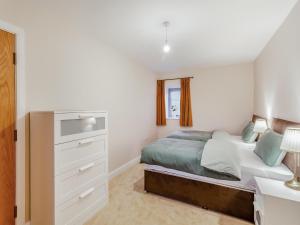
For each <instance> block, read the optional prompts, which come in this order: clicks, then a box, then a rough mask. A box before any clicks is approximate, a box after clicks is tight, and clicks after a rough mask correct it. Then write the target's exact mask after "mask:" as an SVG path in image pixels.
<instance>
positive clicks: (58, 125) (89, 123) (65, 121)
mask: <svg viewBox="0 0 300 225" xmlns="http://www.w3.org/2000/svg"><path fill="white" fill-rule="evenodd" d="M54 125H55V134H54V137H55V141H54V142H55V144H60V143H65V142H68V141H72V140H78V139H82V138H87V137H91V136H96V135H99V134H104V133H107V113H56V114H55V116H54Z"/></svg>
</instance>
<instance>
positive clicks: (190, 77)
mask: <svg viewBox="0 0 300 225" xmlns="http://www.w3.org/2000/svg"><path fill="white" fill-rule="evenodd" d="M182 78H191V79H193V78H194V77H178V78H169V79H162V80H180V79H182Z"/></svg>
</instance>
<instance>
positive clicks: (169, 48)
mask: <svg viewBox="0 0 300 225" xmlns="http://www.w3.org/2000/svg"><path fill="white" fill-rule="evenodd" d="M163 26H164V27H165V32H166V33H165V35H166V36H165V43H164V46H163V51H164V53H169V52H170V50H171V47H170V45H169V42H168V27H169V26H170V22H169V21H165V22H163Z"/></svg>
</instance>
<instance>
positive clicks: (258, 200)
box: [254, 192, 264, 213]
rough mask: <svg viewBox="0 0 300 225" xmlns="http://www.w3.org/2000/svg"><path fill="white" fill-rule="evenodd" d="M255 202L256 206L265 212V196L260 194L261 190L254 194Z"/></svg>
mask: <svg viewBox="0 0 300 225" xmlns="http://www.w3.org/2000/svg"><path fill="white" fill-rule="evenodd" d="M254 202H255V204H256V208H257V209H259V211H260V212H261V213H264V199H263V196H262V195H260V194H259V192H257V193H256V194H255V195H254Z"/></svg>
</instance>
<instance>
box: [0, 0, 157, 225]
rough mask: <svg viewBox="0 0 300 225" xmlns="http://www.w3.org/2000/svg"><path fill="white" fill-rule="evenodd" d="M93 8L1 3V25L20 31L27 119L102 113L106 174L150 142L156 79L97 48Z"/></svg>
mask: <svg viewBox="0 0 300 225" xmlns="http://www.w3.org/2000/svg"><path fill="white" fill-rule="evenodd" d="M93 2H95V1H91V2H90V3H91V4H86V1H81V0H73V1H69V0H66V1H57V0H53V1H43V0H39V1H38V0H28V1H17V0H0V20H1V21H5V22H8V23H11V24H14V25H16V26H18V27H21V28H23V29H24V31H25V36H26V41H25V47H26V54H25V55H26V65H25V66H26V84H27V85H26V90H27V91H26V99H27V101H26V110H27V112H29V111H32V110H55V109H61V110H63V109H66V110H68V109H75V110H89V109H91V110H107V111H108V112H109V170H110V171H112V170H114V169H116V168H118V167H119V166H121V165H123V164H124V163H126V162H128V161H130V160H131V159H133V158H135V157H137V156H138V155H139V154H140V150H141V148H142V146H143V145H145V144H146V143H149V142H150V141H151V140H153V138H155V137H156V126H155V91H156V75H155V74H153V73H152V72H150V71H148V70H146V69H145V68H143V67H141V66H140V65H138V64H137V63H135V62H134V61H132V60H130V59H128V57H127V56H123V55H122V54H120V53H119V52H118V51H117V50H115V49H112V48H110V47H108V46H106V45H105V43H103V42H102V41H101V38H100V37H101V29H99V28H97V27H94V25H92V24H91V22H93V21H91V18H94V13H96V10H95V7H94V5H93ZM23 160H25V159H23ZM23 176H25V171H24V175H23ZM27 183H28V177H27ZM19 185H21V186H23V184H19ZM21 190H23V191H24V190H25V188H24V187H23V188H21ZM27 191H28V190H27ZM20 195H22V196H21V198H23V197H24V193H20ZM27 197H28V192H27ZM26 204H27V209H28V201H27V202H26ZM19 210H20V211H19V214H18V215H19V217H23V216H24V211H23V210H24V209H23V208H22V206H19ZM27 218H28V210H27ZM22 219H23V218H22ZM22 219H20V221H21V220H22ZM21 224H22V223H21Z"/></svg>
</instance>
